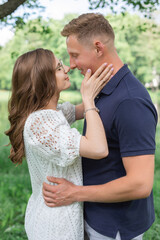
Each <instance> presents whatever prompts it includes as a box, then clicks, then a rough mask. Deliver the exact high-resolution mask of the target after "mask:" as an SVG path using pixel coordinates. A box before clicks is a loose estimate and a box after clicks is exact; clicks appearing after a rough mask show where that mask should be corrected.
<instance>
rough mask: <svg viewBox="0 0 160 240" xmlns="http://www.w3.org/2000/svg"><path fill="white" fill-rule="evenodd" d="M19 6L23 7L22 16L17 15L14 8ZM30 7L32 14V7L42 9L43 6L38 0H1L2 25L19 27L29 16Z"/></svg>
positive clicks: (0, 14)
mask: <svg viewBox="0 0 160 240" xmlns="http://www.w3.org/2000/svg"><path fill="white" fill-rule="evenodd" d="M19 7H21V8H23V9H24V10H23V14H22V16H20V15H19V14H18V15H17V11H16V10H17V9H18V8H19ZM30 9H32V14H34V13H35V12H34V9H38V10H44V7H43V6H42V5H41V4H40V2H39V0H8V1H4V0H3V1H2V4H0V20H1V23H3V24H2V25H4V24H5V25H11V26H13V27H15V26H16V27H19V28H21V27H22V26H23V25H24V24H25V21H26V20H27V19H28V17H29V16H30V13H29V12H30Z"/></svg>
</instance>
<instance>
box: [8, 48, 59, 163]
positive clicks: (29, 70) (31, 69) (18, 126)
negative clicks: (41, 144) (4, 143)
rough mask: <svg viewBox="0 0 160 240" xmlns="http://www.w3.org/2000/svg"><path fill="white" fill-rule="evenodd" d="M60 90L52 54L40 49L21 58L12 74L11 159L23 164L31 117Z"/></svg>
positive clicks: (10, 110) (10, 112)
mask: <svg viewBox="0 0 160 240" xmlns="http://www.w3.org/2000/svg"><path fill="white" fill-rule="evenodd" d="M55 90H56V78H55V57H54V54H53V53H52V52H51V51H50V50H45V49H36V50H34V51H30V52H27V53H25V54H23V55H21V56H20V57H19V58H18V59H17V61H16V63H15V66H14V69H13V74H12V95H11V98H10V100H9V103H8V111H9V117H8V119H9V121H10V129H9V130H8V131H6V132H5V134H6V135H7V136H9V139H10V143H11V151H10V156H9V158H10V159H11V161H12V162H13V163H18V164H21V163H22V160H23V157H24V156H25V153H24V141H23V129H24V124H25V121H26V119H27V117H28V116H29V114H30V113H32V112H34V111H36V110H38V109H42V108H44V107H45V106H46V105H47V103H48V102H49V100H50V99H51V98H52V96H53V95H54V93H55Z"/></svg>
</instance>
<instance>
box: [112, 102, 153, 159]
mask: <svg viewBox="0 0 160 240" xmlns="http://www.w3.org/2000/svg"><path fill="white" fill-rule="evenodd" d="M156 124H157V114H156V110H155V108H154V106H153V104H151V103H150V104H149V103H147V102H145V101H143V100H140V99H128V100H124V101H123V102H122V103H121V104H120V105H119V107H118V109H117V111H116V115H115V127H116V131H117V135H118V138H119V139H118V140H119V147H120V153H121V157H127V156H137V155H148V154H154V153H155V132H156Z"/></svg>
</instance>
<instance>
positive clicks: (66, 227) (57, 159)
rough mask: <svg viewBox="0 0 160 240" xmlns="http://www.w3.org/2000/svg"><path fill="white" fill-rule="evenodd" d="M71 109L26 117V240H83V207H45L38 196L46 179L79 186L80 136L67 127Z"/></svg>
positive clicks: (65, 106)
mask: <svg viewBox="0 0 160 240" xmlns="http://www.w3.org/2000/svg"><path fill="white" fill-rule="evenodd" d="M73 121H75V107H74V106H73V105H72V104H70V103H64V104H62V105H58V111H54V110H51V109H49V110H39V111H36V112H33V113H32V114H30V115H29V117H28V118H27V120H26V123H25V126H24V145H25V154H26V160H27V163H28V168H29V173H30V177H31V184H32V195H31V197H30V199H29V202H28V205H27V209H26V215H25V230H26V233H27V236H28V239H29V240H83V239H84V226H83V206H82V203H74V204H71V205H69V206H64V207H57V208H49V207H47V206H46V205H45V203H44V199H43V196H42V184H43V182H44V181H45V182H47V183H49V182H48V181H47V178H46V177H47V176H54V177H62V178H66V179H68V180H69V181H71V182H73V183H75V184H76V185H82V167H81V159H80V156H79V145H80V138H81V135H80V133H79V132H78V131H77V130H76V129H73V128H71V127H70V125H69V124H71V123H72V122H73Z"/></svg>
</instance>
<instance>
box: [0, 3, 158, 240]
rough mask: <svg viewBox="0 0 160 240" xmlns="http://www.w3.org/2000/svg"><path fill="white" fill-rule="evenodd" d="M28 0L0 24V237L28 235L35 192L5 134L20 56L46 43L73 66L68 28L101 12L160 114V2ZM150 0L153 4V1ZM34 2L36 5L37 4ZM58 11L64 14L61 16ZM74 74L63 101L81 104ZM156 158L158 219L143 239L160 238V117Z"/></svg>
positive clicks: (14, 239) (12, 238)
mask: <svg viewBox="0 0 160 240" xmlns="http://www.w3.org/2000/svg"><path fill="white" fill-rule="evenodd" d="M10 1H12V0H10ZM4 2H7V1H0V4H1V5H2V4H3V3H4ZM8 2H9V1H8ZM24 2H25V1H24ZM26 2H27V4H29V2H30V3H31V2H32V4H31V5H30V7H29V5H28V6H27V5H25V4H24V6H20V7H19V8H18V9H17V10H16V11H15V12H14V13H13V14H9V15H8V16H7V17H3V18H1V22H0V31H1V32H0V40H1V43H0V44H1V46H0V240H25V239H27V237H26V234H25V231H24V214H25V209H26V204H27V201H28V199H29V197H30V194H31V184H30V178H29V173H28V168H27V164H26V161H25V160H24V161H23V164H22V165H20V166H17V167H16V166H15V165H14V164H13V163H12V162H11V161H10V160H9V159H8V155H9V149H10V147H9V146H5V145H7V144H8V142H9V140H8V138H7V137H6V136H5V134H4V131H5V130H7V129H8V128H9V123H8V111H7V103H8V99H9V97H10V90H11V76H12V70H13V65H14V62H15V60H16V59H17V57H18V56H19V55H21V54H22V53H24V52H26V51H29V50H33V49H35V48H41V47H42V48H46V49H50V50H52V51H53V52H54V53H55V55H56V56H57V57H58V58H61V59H63V62H64V63H65V64H66V65H69V57H68V54H67V51H66V44H65V38H63V37H62V36H61V34H60V31H61V30H62V28H63V26H64V25H65V24H66V23H68V22H69V21H70V20H71V19H72V18H74V17H76V16H78V15H79V14H81V13H85V12H101V13H103V15H104V16H105V17H106V18H107V19H108V20H109V21H110V23H111V25H112V26H113V28H114V31H115V35H116V48H117V51H118V54H119V55H120V57H121V59H122V60H123V62H124V63H127V64H128V66H129V68H130V69H131V71H132V72H133V74H134V75H135V76H136V77H137V78H138V79H139V80H140V81H141V82H142V83H143V84H144V85H145V86H146V88H147V89H148V91H149V93H150V95H151V98H152V100H153V102H154V104H155V106H156V108H157V111H158V113H160V22H159V16H160V8H159V7H158V6H159V5H157V6H156V9H154V6H153V5H152V10H153V11H150V10H151V9H149V7H148V9H147V10H146V11H143V10H144V9H143V8H140V7H139V8H138V7H135V6H134V5H133V6H131V5H129V4H128V5H125V7H124V6H123V4H122V8H120V7H119V5H116V2H117V3H120V2H121V3H122V2H126V3H129V2H137V3H138V2H139V1H127V0H126V1H116V0H115V1H108V2H110V3H112V2H115V5H114V4H110V5H104V7H103V6H102V5H99V8H96V5H94V6H92V7H93V10H90V9H89V6H91V2H94V1H88V2H87V0H86V1H85V0H83V1H80V0H69V1H63V0H59V1H57V0H55V1H54V0H50V1H49V0H47V1H46V2H47V5H46V7H45V8H42V7H43V3H44V2H45V1H43V0H41V1H40V3H41V4H38V3H37V2H38V1H36V0H31V1H29V0H28V1H26ZM86 2H87V4H86ZM95 2H98V1H95ZM100 2H104V1H100ZM140 2H142V1H140ZM146 2H147V1H146ZM148 2H150V4H152V3H153V2H154V1H148ZM155 2H159V1H155ZM34 3H35V4H37V6H36V5H35V6H34ZM89 3H90V5H89ZM126 3H125V4H126ZM56 4H57V5H56ZM1 5H0V7H1ZM41 5H42V6H41ZM68 6H69V8H68ZM148 6H149V5H148ZM27 7H29V8H27ZM102 7H103V8H102ZM47 8H49V10H47ZM28 9H29V10H28ZM68 9H70V10H68ZM27 11H28V14H27ZM47 11H49V12H47ZM33 12H35V14H33ZM58 12H59V13H60V15H57V14H58ZM0 13H1V11H0ZM6 31H8V32H9V33H10V37H8V38H7V37H6V38H7V41H6V42H5V41H4V40H5V36H4V35H5V34H4V35H3V33H5V32H6ZM2 39H3V41H2ZM69 75H70V79H71V83H72V84H71V88H70V89H69V90H67V91H64V92H63V93H62V94H61V98H60V99H61V100H60V101H61V102H64V101H70V102H72V103H74V104H77V103H79V102H80V101H81V95H80V92H79V89H80V85H81V81H82V79H83V77H82V76H81V75H80V73H79V71H78V70H74V71H70V73H69ZM72 127H76V128H77V129H78V130H79V131H80V132H82V127H83V121H79V122H76V123H74V124H73V126H72ZM155 162H156V165H155V180H154V187H153V192H154V203H155V213H156V221H155V223H154V224H153V226H152V227H151V228H150V229H149V230H148V231H147V232H146V233H145V236H144V240H160V207H159V204H160V121H159V122H158V125H157V134H156V156H155ZM142 174H143V173H142Z"/></svg>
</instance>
